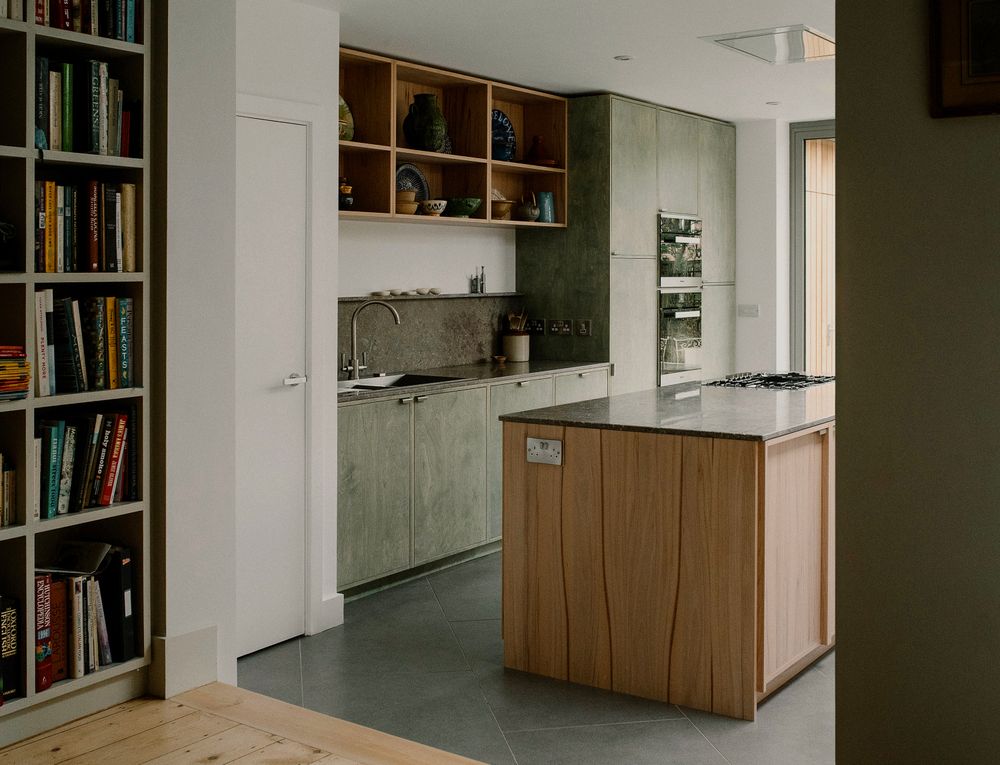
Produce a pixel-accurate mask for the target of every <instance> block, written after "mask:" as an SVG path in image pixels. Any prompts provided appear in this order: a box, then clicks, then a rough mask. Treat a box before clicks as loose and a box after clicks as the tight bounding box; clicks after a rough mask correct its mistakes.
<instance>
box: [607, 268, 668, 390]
mask: <svg viewBox="0 0 1000 765" xmlns="http://www.w3.org/2000/svg"><path fill="white" fill-rule="evenodd" d="M658 279H659V273H658V269H657V261H656V260H653V259H650V258H614V260H613V262H612V263H611V361H612V363H613V364H614V365H615V376H614V378H612V380H611V392H612V394H614V395H618V394H619V393H631V392H633V391H637V390H648V389H649V388H655V387H656V386H657V384H658V383H659V378H658V376H657V367H656V359H657V342H658V340H657V334H658V328H657V315H658V310H659V309H658V307H657V300H656V296H657V291H656V287H657V283H658Z"/></svg>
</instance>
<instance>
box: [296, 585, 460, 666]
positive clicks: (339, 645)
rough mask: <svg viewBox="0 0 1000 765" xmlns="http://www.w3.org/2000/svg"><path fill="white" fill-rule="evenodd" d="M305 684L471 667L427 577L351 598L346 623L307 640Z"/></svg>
mask: <svg viewBox="0 0 1000 765" xmlns="http://www.w3.org/2000/svg"><path fill="white" fill-rule="evenodd" d="M302 669H303V677H304V678H305V680H306V683H307V684H309V683H312V685H313V686H316V685H317V684H322V683H324V682H340V681H341V679H342V678H343V677H346V676H351V675H360V676H362V677H371V676H377V675H384V674H394V673H401V672H455V671H461V670H468V669H469V665H468V664H467V663H466V661H465V658H464V656H463V655H462V650H461V648H459V645H458V642H457V641H456V640H455V637H454V635H453V634H452V631H451V628H450V627H449V625H448V621H447V620H446V619H445V618H444V614H443V613H442V612H441V607H440V606H439V605H438V602H437V599H436V598H435V597H434V593H433V591H432V590H431V588H430V585H428V584H427V581H426V580H425V579H419V580H417V581H414V582H409V583H407V584H403V585H400V586H399V587H395V588H393V589H390V590H385V591H383V592H379V593H376V594H375V595H371V596H369V597H367V598H362V599H361V600H357V601H353V602H351V603H348V604H347V606H346V608H345V619H344V624H343V625H341V626H339V627H334V628H332V629H329V630H326V631H325V632H322V633H320V634H318V635H312V636H310V637H306V638H303V639H302Z"/></svg>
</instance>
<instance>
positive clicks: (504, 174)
mask: <svg viewBox="0 0 1000 765" xmlns="http://www.w3.org/2000/svg"><path fill="white" fill-rule="evenodd" d="M417 93H432V94H434V95H435V96H436V97H437V101H438V105H439V107H440V108H441V111H442V113H443V114H444V116H445V119H446V120H447V122H448V136H449V138H450V139H451V152H450V153H444V152H432V151H424V150H422V149H419V148H416V147H413V146H410V145H409V144H408V143H407V140H406V136H405V134H404V132H403V120H404V119H405V118H406V115H407V114H408V112H409V107H410V104H411V103H413V96H414V95H415V94H417ZM340 95H341V96H342V97H343V98H344V100H345V101H346V102H347V105H348V107H349V108H350V110H351V115H352V117H353V120H354V138H353V139H352V140H350V141H346V140H341V141H340V175H341V176H343V177H346V178H347V182H348V183H349V184H350V185H351V186H352V187H353V192H352V193H353V195H354V206H353V207H352V208H351V209H349V210H342V211H341V212H340V217H341V218H342V219H344V220H375V221H377V220H384V221H407V222H413V223H428V224H431V225H444V226H448V225H452V226H454V225H457V226H482V225H493V226H513V227H545V228H565V226H566V211H567V194H568V191H569V186H568V176H567V165H566V158H567V145H566V141H567V102H566V99H565V98H562V97H560V96H555V95H552V94H550V93H543V92H541V91H535V90H530V89H527V88H521V87H518V86H515V85H508V84H505V83H499V82H493V81H491V80H486V79H482V78H479V77H473V76H470V75H466V74H461V73H458V72H452V71H448V70H445V69H439V68H435V67H430V66H425V65H423V64H416V63H413V62H409V61H401V60H396V59H392V58H388V57H385V56H381V55H377V54H374V53H367V52H364V51H358V50H352V49H348V48H341V50H340ZM493 109H500V110H501V111H503V112H504V114H506V115H507V117H508V118H509V120H510V122H511V125H512V126H513V128H514V131H515V136H516V140H517V150H516V153H515V156H514V158H513V160H512V161H509V162H504V161H498V160H494V159H493V158H492V111H493ZM536 135H538V136H541V137H542V140H543V144H544V146H545V147H546V150H547V152H548V157H549V159H551V160H552V161H553V163H554V164H551V165H542V164H535V163H532V162H529V161H528V156H527V154H528V150H529V149H530V147H531V144H532V138H533V137H534V136H536ZM404 162H405V163H409V164H412V165H415V166H416V167H417V168H419V170H420V172H421V173H422V174H423V175H424V177H425V178H426V180H427V186H428V189H429V192H430V197H431V198H443V199H447V198H450V197H479V198H480V199H482V200H483V201H482V204H481V205H480V206H479V209H478V210H476V211H475V212H474V213H473V214H472V215H471V216H470V217H469V218H451V217H448V216H447V215H445V216H441V217H430V216H425V215H419V214H417V215H405V214H403V213H401V212H397V211H396V201H395V198H396V195H395V190H396V168H397V167H398V166H399V165H400V164H402V163H404ZM494 189H496V190H497V191H499V192H501V193H502V194H503V195H504V196H505V197H506V198H507V199H512V200H515V201H518V200H520V199H522V198H524V199H526V200H527V199H530V197H531V194H532V192H535V193H537V192H540V191H551V192H552V193H553V198H554V200H555V222H554V223H537V222H526V221H519V220H516V219H513V216H511V215H508V216H507V218H506V219H495V218H493V215H492V209H491V205H490V201H491V199H492V193H493V190H494ZM446 212H447V211H446Z"/></svg>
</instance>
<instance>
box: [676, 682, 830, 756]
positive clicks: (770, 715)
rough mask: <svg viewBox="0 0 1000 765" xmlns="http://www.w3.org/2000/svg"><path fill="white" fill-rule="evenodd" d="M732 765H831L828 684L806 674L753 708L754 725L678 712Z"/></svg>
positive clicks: (714, 716)
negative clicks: (755, 709)
mask: <svg viewBox="0 0 1000 765" xmlns="http://www.w3.org/2000/svg"><path fill="white" fill-rule="evenodd" d="M683 711H684V714H685V715H687V717H688V718H689V719H690V720H691V722H693V723H694V724H695V725H696V726H697V727H698V729H699V730H700V731H701V732H702V733H704V734H705V737H706V738H708V740H709V741H711V742H712V743H713V744H714V745H715V746H716V747H717V748H718V749H719V751H720V752H722V753H723V754H724V755H725V756H726V758H727V759H728V760H729V761H730V762H731V763H732V765H774V764H775V763H795V765H832V763H833V762H834V683H833V679H832V678H830V677H828V676H827V675H825V674H824V673H823V672H820V671H819V670H816V669H810V670H806V671H805V672H804V673H802V674H801V675H799V677H797V678H796V679H795V680H793V681H792V682H790V683H789V684H788V685H787V686H785V687H784V688H782V689H781V690H780V691H778V692H777V693H775V694H774V695H773V696H771V697H770V698H768V699H766V700H765V701H764V702H763V703H762V704H761V705H760V706H759V707H758V708H757V719H756V720H755V721H754V722H746V721H744V720H732V719H730V718H728V717H721V716H719V715H713V714H708V713H707V712H698V711H696V710H693V709H686V708H685V709H684V710H683Z"/></svg>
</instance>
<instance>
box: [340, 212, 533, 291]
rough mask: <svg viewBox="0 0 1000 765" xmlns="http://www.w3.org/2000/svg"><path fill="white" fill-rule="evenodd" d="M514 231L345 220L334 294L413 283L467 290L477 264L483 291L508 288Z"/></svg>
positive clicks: (511, 276) (409, 286)
mask: <svg viewBox="0 0 1000 765" xmlns="http://www.w3.org/2000/svg"><path fill="white" fill-rule="evenodd" d="M514 236H515V234H514V232H513V231H510V230H507V229H492V228H491V229H478V228H476V229H472V228H462V227H461V226H443V225H442V226H432V225H431V224H426V223H424V224H421V223H395V222H392V223H368V222H363V221H345V222H343V223H341V225H340V292H339V294H340V295H341V296H348V295H367V294H368V293H369V292H372V291H375V290H384V289H393V288H399V289H412V288H414V287H440V288H441V289H442V290H443V291H444V292H446V293H456V292H468V291H469V277H470V276H471V275H472V273H473V271H476V270H478V269H479V266H486V290H487V292H513V291H514V281H515V280H514Z"/></svg>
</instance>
